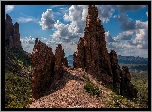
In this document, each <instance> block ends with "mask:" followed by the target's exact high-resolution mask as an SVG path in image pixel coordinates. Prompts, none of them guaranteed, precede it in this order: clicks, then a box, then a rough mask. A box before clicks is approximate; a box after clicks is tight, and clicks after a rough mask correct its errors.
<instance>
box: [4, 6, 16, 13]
mask: <svg viewBox="0 0 152 112" xmlns="http://www.w3.org/2000/svg"><path fill="white" fill-rule="evenodd" d="M13 9H14V5H5V12H6V13H10V12H11V11H13Z"/></svg>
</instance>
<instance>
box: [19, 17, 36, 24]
mask: <svg viewBox="0 0 152 112" xmlns="http://www.w3.org/2000/svg"><path fill="white" fill-rule="evenodd" d="M30 21H33V18H24V17H19V18H18V19H17V22H19V23H27V22H30Z"/></svg>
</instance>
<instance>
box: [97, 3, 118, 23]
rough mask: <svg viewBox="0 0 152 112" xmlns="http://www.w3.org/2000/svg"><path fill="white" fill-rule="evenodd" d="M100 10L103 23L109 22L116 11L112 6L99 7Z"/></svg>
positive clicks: (99, 14)
mask: <svg viewBox="0 0 152 112" xmlns="http://www.w3.org/2000/svg"><path fill="white" fill-rule="evenodd" d="M97 8H98V16H99V18H100V19H101V21H102V22H103V23H107V22H109V20H110V18H111V17H112V15H113V13H114V12H115V9H114V8H113V6H112V5H97Z"/></svg>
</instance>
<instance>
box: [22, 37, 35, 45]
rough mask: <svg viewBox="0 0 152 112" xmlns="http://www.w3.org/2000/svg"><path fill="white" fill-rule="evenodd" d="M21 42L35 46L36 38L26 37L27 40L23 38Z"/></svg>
mask: <svg viewBox="0 0 152 112" xmlns="http://www.w3.org/2000/svg"><path fill="white" fill-rule="evenodd" d="M20 41H21V43H23V44H35V38H33V37H31V36H29V37H25V38H21V39H20Z"/></svg>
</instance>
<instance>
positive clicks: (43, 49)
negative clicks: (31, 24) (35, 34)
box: [32, 39, 68, 99]
mask: <svg viewBox="0 0 152 112" xmlns="http://www.w3.org/2000/svg"><path fill="white" fill-rule="evenodd" d="M64 55H65V54H64V50H62V46H61V44H59V45H58V47H57V48H56V52H55V55H54V54H53V52H52V48H49V47H48V46H47V45H46V44H44V43H42V42H41V41H39V40H38V39H36V40H35V45H34V49H33V52H32V66H33V68H34V73H33V77H32V92H33V98H35V99H38V98H40V97H41V96H42V95H43V93H44V91H45V89H47V87H49V86H51V87H53V85H54V84H55V83H56V81H57V80H59V79H60V78H62V75H63V74H64V68H63V67H68V61H67V59H66V58H64ZM48 85H49V86H48Z"/></svg>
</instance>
